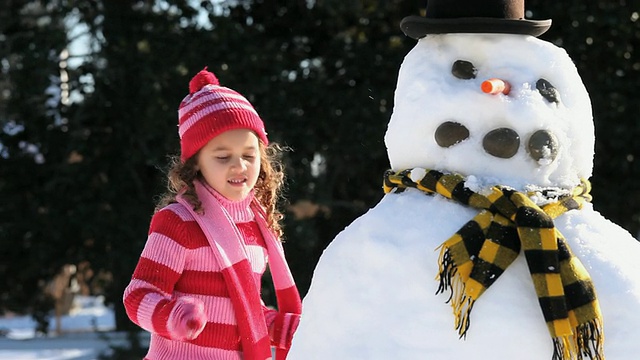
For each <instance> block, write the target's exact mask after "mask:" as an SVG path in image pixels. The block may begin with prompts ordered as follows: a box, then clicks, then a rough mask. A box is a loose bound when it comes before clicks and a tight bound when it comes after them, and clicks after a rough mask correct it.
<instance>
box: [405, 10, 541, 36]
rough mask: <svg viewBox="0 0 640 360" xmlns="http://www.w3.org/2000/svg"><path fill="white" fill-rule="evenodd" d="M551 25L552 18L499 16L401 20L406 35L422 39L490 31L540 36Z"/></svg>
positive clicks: (406, 18) (411, 17) (407, 18)
mask: <svg viewBox="0 0 640 360" xmlns="http://www.w3.org/2000/svg"><path fill="white" fill-rule="evenodd" d="M550 27H551V20H525V19H522V20H511V19H498V18H454V19H429V18H425V17H422V16H416V15H411V16H407V17H405V18H404V19H402V21H401V22H400V29H402V32H404V33H405V35H407V36H409V37H411V38H413V39H416V40H417V39H420V38H423V37H425V36H426V35H428V34H446V33H489V34H494V33H495V34H519V35H532V36H536V37H537V36H540V35H542V34H544V33H545V32H546V31H547V30H549V28H550Z"/></svg>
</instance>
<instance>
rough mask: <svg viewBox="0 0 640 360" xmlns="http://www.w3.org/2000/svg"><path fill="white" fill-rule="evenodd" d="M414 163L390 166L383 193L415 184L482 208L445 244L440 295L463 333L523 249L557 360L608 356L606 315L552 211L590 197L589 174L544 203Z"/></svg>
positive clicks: (569, 207) (570, 207) (572, 206)
mask: <svg viewBox="0 0 640 360" xmlns="http://www.w3.org/2000/svg"><path fill="white" fill-rule="evenodd" d="M415 170H417V171H415V172H413V173H412V170H411V169H410V170H404V171H399V172H393V171H391V170H388V171H387V172H386V173H385V176H384V191H385V193H390V192H395V193H398V192H402V191H404V190H405V189H406V188H416V189H419V190H422V191H424V192H425V193H428V194H434V193H435V194H440V195H442V196H444V197H446V198H448V199H451V200H455V201H457V202H459V203H461V204H464V205H467V206H472V207H474V208H477V209H480V212H479V213H478V215H476V216H475V217H474V218H473V219H472V220H471V221H469V222H468V223H466V224H465V225H464V226H463V227H462V228H461V229H460V230H458V231H457V232H456V233H455V234H454V235H453V236H452V237H451V238H449V239H448V240H447V241H445V242H444V243H443V244H442V245H441V246H440V272H439V276H438V279H439V281H440V287H439V289H438V291H437V292H436V294H439V293H442V292H444V291H447V290H449V291H450V292H451V297H450V298H449V301H451V305H452V307H453V309H454V314H455V317H456V319H455V327H456V329H457V330H458V333H459V334H460V337H464V336H465V335H466V333H467V330H468V329H469V324H470V318H469V315H470V313H471V310H472V308H473V304H474V303H475V301H476V300H478V298H479V297H480V295H482V293H483V292H484V291H485V290H486V289H487V288H488V287H489V286H491V284H493V283H494V282H495V281H496V280H497V279H498V277H500V275H501V274H502V273H503V272H504V271H505V270H506V269H507V267H508V266H509V265H510V264H511V263H512V262H513V261H514V260H515V259H516V257H517V256H518V254H519V253H520V249H521V248H522V249H523V251H524V255H525V258H526V260H527V264H528V266H529V272H530V273H531V277H532V280H533V285H534V287H535V290H536V294H537V296H538V301H539V303H540V308H541V309H542V313H543V315H544V319H545V321H546V323H547V327H548V329H549V332H550V334H551V337H552V338H553V344H554V352H553V359H554V360H560V359H562V360H565V359H566V360H568V359H572V360H573V359H585V358H588V359H604V354H603V341H604V335H603V323H602V315H601V313H600V306H599V304H598V300H597V297H596V293H595V289H594V287H593V284H592V282H591V279H590V277H589V274H588V273H587V270H586V269H585V268H584V266H583V265H582V263H581V262H580V260H579V259H578V258H577V257H575V256H574V255H573V254H572V253H571V250H570V249H569V246H568V244H567V243H566V240H565V239H564V237H563V236H562V234H561V233H560V232H559V231H558V230H557V229H556V228H555V226H554V223H553V219H554V218H556V217H558V216H559V215H561V214H563V213H564V212H566V211H569V210H573V209H580V208H581V207H582V205H583V204H584V202H585V201H590V200H591V196H590V195H589V190H590V186H589V183H588V182H587V181H583V183H582V184H581V185H580V186H578V187H576V188H575V189H573V191H572V194H567V195H564V196H561V197H559V198H558V199H557V201H555V202H552V203H549V204H547V205H544V206H542V207H540V206H538V205H536V204H535V203H534V202H533V201H532V200H531V199H529V197H527V196H526V195H525V194H523V193H521V192H517V191H515V190H513V189H509V188H506V187H502V186H495V187H493V188H492V189H491V193H490V194H489V195H481V194H479V193H477V192H474V191H472V190H470V189H469V188H467V187H466V186H465V180H464V178H463V177H462V176H460V175H456V174H444V173H441V172H439V171H435V170H423V169H415ZM416 177H419V179H416Z"/></svg>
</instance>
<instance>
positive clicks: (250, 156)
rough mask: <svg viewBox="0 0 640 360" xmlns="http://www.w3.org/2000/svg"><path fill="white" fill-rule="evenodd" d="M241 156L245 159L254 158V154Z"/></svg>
mask: <svg viewBox="0 0 640 360" xmlns="http://www.w3.org/2000/svg"><path fill="white" fill-rule="evenodd" d="M243 157H244V158H245V159H247V160H253V159H254V158H255V156H254V155H245V156H243Z"/></svg>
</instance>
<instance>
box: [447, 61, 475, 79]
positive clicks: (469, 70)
mask: <svg viewBox="0 0 640 360" xmlns="http://www.w3.org/2000/svg"><path fill="white" fill-rule="evenodd" d="M451 73H452V74H453V76H455V77H457V78H458V79H462V80H469V79H475V78H476V75H477V74H478V69H476V67H475V66H473V64H472V63H470V62H468V61H465V60H456V61H455V62H454V63H453V66H452V67H451Z"/></svg>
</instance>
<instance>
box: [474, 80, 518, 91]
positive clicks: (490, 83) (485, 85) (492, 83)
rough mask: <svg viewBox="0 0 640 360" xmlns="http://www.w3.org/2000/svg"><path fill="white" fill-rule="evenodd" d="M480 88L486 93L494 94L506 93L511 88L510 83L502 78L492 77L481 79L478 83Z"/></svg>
mask: <svg viewBox="0 0 640 360" xmlns="http://www.w3.org/2000/svg"><path fill="white" fill-rule="evenodd" d="M480 89H482V91H483V92H484V93H487V94H492V95H496V94H500V93H503V94H505V95H507V94H508V93H509V91H510V90H511V85H509V83H508V82H506V81H504V80H500V79H496V78H493V79H489V80H485V81H483V82H482V85H480Z"/></svg>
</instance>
